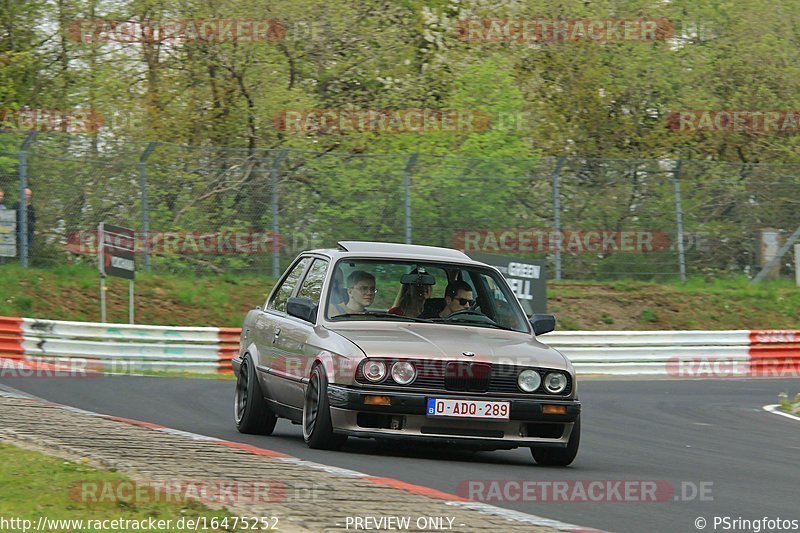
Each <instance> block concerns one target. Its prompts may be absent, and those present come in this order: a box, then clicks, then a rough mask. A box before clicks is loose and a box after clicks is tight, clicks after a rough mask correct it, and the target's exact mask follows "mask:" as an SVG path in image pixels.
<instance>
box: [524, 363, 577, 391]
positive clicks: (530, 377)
mask: <svg viewBox="0 0 800 533" xmlns="http://www.w3.org/2000/svg"><path fill="white" fill-rule="evenodd" d="M567 383H568V381H567V376H566V375H564V374H562V373H561V372H550V373H549V374H547V375H546V376H545V377H544V389H545V390H546V391H547V392H549V393H550V394H559V393H561V392H564V389H566V388H567ZM541 384H542V377H541V376H540V375H539V372H537V371H536V370H532V369H530V368H528V369H525V370H523V371H522V372H520V373H519V375H518V376H517V385H518V386H519V388H520V389H522V390H523V391H525V392H533V391H535V390H536V389H538V388H539V386H540V385H541Z"/></svg>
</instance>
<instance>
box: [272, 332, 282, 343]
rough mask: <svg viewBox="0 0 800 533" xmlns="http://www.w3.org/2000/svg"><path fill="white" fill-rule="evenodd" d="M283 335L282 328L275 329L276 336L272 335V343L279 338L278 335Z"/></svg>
mask: <svg viewBox="0 0 800 533" xmlns="http://www.w3.org/2000/svg"><path fill="white" fill-rule="evenodd" d="M280 336H281V328H277V329H275V336H274V337H272V344H275V341H276V340H278V337H280Z"/></svg>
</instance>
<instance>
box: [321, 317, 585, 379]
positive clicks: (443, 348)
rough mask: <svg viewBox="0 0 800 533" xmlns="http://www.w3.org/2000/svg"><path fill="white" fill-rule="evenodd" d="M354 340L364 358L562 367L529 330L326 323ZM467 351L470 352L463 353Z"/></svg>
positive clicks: (563, 362) (558, 355) (564, 365)
mask: <svg viewBox="0 0 800 533" xmlns="http://www.w3.org/2000/svg"><path fill="white" fill-rule="evenodd" d="M329 329H331V330H332V331H334V332H336V333H338V334H339V335H341V336H343V337H345V338H346V339H348V340H349V341H351V342H353V343H354V344H356V345H357V346H358V347H359V348H361V350H363V351H364V353H365V354H367V356H368V357H393V358H401V359H402V358H410V359H447V360H469V361H475V362H489V363H495V364H507V365H520V366H537V367H544V368H554V369H559V370H566V369H567V368H568V366H570V365H569V363H568V362H567V360H566V358H565V357H564V356H563V355H561V353H559V352H558V351H556V350H554V349H552V348H550V347H549V346H546V345H544V344H542V343H541V342H539V341H537V340H536V339H535V338H534V337H533V336H532V335H529V334H526V333H518V332H515V331H504V330H498V329H491V328H480V327H472V326H457V325H444V324H417V323H408V324H406V323H391V324H390V323H387V322H377V321H376V322H373V323H370V324H368V325H364V324H363V322H362V323H355V322H351V323H347V324H337V325H336V326H335V327H331V328H329ZM464 352H467V353H469V352H472V353H474V354H475V355H474V356H465V355H464Z"/></svg>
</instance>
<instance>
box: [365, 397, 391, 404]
mask: <svg viewBox="0 0 800 533" xmlns="http://www.w3.org/2000/svg"><path fill="white" fill-rule="evenodd" d="M364 405H392V399H391V398H390V397H388V396H364Z"/></svg>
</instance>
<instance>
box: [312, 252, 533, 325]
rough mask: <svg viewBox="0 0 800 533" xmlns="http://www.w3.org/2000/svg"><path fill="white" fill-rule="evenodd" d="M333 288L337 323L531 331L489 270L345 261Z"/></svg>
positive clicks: (330, 308) (331, 305) (331, 315)
mask: <svg viewBox="0 0 800 533" xmlns="http://www.w3.org/2000/svg"><path fill="white" fill-rule="evenodd" d="M332 275H333V278H332V280H331V283H330V284H329V287H328V295H327V300H326V301H327V305H326V316H327V318H328V319H330V320H333V321H344V320H392V321H398V322H431V323H436V322H438V323H449V324H459V325H470V326H476V327H486V328H497V329H508V330H513V331H519V332H525V333H527V332H529V331H530V329H529V325H528V322H527V318H526V317H525V314H524V313H523V312H522V310H521V309H520V307H519V305H518V303H517V302H516V300H515V297H514V295H513V293H512V292H511V290H510V289H509V288H508V284H507V283H506V282H505V280H504V279H503V277H502V276H501V275H500V274H498V273H496V272H494V271H493V270H489V269H487V268H481V267H475V266H468V265H453V264H447V263H433V262H431V263H427V262H418V261H417V262H411V261H399V260H362V259H357V260H352V259H351V260H341V261H339V262H338V263H337V264H336V266H335V267H334V270H333V274H332Z"/></svg>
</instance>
